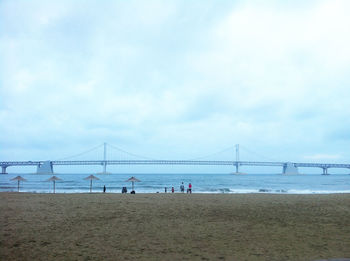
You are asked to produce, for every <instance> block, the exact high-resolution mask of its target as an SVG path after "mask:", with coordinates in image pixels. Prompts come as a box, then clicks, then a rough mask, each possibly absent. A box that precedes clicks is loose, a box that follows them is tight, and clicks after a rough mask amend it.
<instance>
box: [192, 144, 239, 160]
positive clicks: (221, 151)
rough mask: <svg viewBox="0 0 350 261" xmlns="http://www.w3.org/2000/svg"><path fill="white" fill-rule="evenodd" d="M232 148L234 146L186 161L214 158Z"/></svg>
mask: <svg viewBox="0 0 350 261" xmlns="http://www.w3.org/2000/svg"><path fill="white" fill-rule="evenodd" d="M233 148H234V146H230V147H227V148H225V149H223V150H220V151H218V152H214V153H211V154H208V155H204V156H201V157H197V158H192V159H187V160H200V159H204V158H209V157H212V156H216V155H218V154H221V153H223V152H226V151H228V150H232V149H233Z"/></svg>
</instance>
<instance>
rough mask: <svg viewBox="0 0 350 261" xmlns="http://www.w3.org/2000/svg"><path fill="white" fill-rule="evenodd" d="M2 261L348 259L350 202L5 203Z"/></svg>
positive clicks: (83, 199) (152, 197) (132, 198)
mask: <svg viewBox="0 0 350 261" xmlns="http://www.w3.org/2000/svg"><path fill="white" fill-rule="evenodd" d="M0 224H1V225H0V226H1V229H0V260H279V261H280V260H317V259H329V258H345V257H347V258H350V194H331V195H280V194H276V195H273V194H233V195H232V194H231V195H228V194H216V195H214V194H192V195H189V194H136V195H130V194H127V195H125V194H124V195H123V194H102V193H101V194H29V193H0Z"/></svg>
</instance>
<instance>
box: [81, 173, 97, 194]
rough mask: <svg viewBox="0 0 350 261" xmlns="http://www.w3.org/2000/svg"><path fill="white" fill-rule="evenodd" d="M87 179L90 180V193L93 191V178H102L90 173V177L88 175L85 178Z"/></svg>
mask: <svg viewBox="0 0 350 261" xmlns="http://www.w3.org/2000/svg"><path fill="white" fill-rule="evenodd" d="M84 179H85V180H90V193H91V191H92V180H93V179H94V180H100V179H99V178H97V177H95V176H94V175H90V176H88V177H86V178H84Z"/></svg>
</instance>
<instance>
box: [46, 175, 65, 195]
mask: <svg viewBox="0 0 350 261" xmlns="http://www.w3.org/2000/svg"><path fill="white" fill-rule="evenodd" d="M58 180H62V179H60V178H57V177H56V176H52V177H51V178H49V179H48V180H46V181H52V182H53V193H54V194H55V191H56V181H58Z"/></svg>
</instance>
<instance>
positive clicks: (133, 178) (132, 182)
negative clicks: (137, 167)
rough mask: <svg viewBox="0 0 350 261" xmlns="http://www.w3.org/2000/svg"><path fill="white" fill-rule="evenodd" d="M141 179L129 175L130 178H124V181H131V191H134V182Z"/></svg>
mask: <svg viewBox="0 0 350 261" xmlns="http://www.w3.org/2000/svg"><path fill="white" fill-rule="evenodd" d="M140 181H141V180H138V179H137V178H135V177H131V178H130V179H128V180H126V182H131V184H132V191H134V183H135V182H140Z"/></svg>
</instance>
